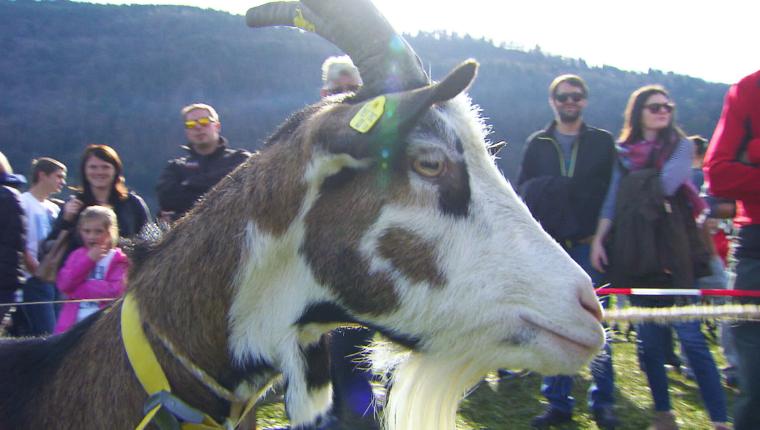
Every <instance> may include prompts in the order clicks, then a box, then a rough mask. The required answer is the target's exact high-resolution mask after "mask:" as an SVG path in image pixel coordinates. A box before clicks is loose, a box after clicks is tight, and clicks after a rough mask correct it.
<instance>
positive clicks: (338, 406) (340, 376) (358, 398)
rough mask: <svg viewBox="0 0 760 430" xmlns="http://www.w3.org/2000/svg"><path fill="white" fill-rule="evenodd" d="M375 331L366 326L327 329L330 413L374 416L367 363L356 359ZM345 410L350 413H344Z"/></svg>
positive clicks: (370, 375)
mask: <svg viewBox="0 0 760 430" xmlns="http://www.w3.org/2000/svg"><path fill="white" fill-rule="evenodd" d="M374 335H375V332H374V331H373V330H369V329H366V328H353V329H349V328H343V329H337V330H333V331H332V333H330V373H331V379H332V383H333V415H335V416H336V417H337V418H339V419H340V418H347V419H348V418H351V416H353V417H362V416H366V417H370V418H372V417H374V409H372V402H373V400H374V395H373V393H372V385H371V383H370V381H371V379H372V371H371V370H370V369H369V367H370V363H367V362H364V363H361V364H359V363H357V361H358V360H360V358H361V353H362V352H363V351H364V348H365V347H366V346H367V345H368V344H369V343H370V342H372V337H373V336H374ZM346 413H348V414H349V415H350V416H348V417H343V416H342V415H344V414H346Z"/></svg>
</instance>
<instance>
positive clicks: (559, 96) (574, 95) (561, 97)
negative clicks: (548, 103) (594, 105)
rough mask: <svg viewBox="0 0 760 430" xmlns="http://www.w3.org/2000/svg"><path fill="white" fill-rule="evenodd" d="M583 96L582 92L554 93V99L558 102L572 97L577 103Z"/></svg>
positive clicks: (563, 101)
mask: <svg viewBox="0 0 760 430" xmlns="http://www.w3.org/2000/svg"><path fill="white" fill-rule="evenodd" d="M585 98H586V96H585V95H583V94H582V93H562V94H555V95H554V100H557V101H558V102H560V103H565V102H566V101H567V99H573V101H574V102H575V103H578V102H579V101H581V100H583V99H585Z"/></svg>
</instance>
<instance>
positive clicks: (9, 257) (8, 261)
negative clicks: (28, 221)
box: [0, 174, 25, 317]
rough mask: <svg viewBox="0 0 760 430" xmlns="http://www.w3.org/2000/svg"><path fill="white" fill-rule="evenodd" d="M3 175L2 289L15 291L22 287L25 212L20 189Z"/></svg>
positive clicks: (0, 187)
mask: <svg viewBox="0 0 760 430" xmlns="http://www.w3.org/2000/svg"><path fill="white" fill-rule="evenodd" d="M2 176H4V174H0V290H4V291H15V290H16V289H18V288H21V280H22V279H23V273H22V272H21V261H22V259H21V257H22V255H23V253H24V248H25V243H24V237H25V236H24V212H23V210H22V209H21V202H20V201H19V193H18V191H17V190H15V189H13V188H11V187H9V186H6V185H5V182H4V180H3V177H2ZM0 317H2V315H0Z"/></svg>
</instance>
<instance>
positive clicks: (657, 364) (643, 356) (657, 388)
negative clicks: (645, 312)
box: [631, 297, 728, 422]
mask: <svg viewBox="0 0 760 430" xmlns="http://www.w3.org/2000/svg"><path fill="white" fill-rule="evenodd" d="M636 299H637V298H636V297H632V298H631V303H632V304H633V305H634V306H639V303H637V302H638V301H637V300H636ZM671 329H673V330H675V332H676V335H678V339H679V341H680V342H681V349H682V350H683V352H684V354H686V358H687V359H688V361H689V366H691V369H692V370H693V371H694V377H695V378H696V380H697V385H699V392H700V394H701V395H702V401H703V402H704V403H705V407H706V408H707V412H708V414H709V415H710V419H711V420H712V421H714V422H725V421H728V414H727V412H726V395H725V393H724V392H723V386H722V385H721V382H720V374H719V373H718V368H717V366H716V365H715V361H714V360H713V357H712V353H710V349H709V348H708V346H707V341H706V340H705V336H704V334H703V333H702V331H701V330H700V322H698V321H687V322H676V323H672V324H670V325H664V324H655V323H643V324H637V325H636V333H637V335H638V342H639V346H640V350H639V351H640V353H639V360H641V367H642V369H644V372H645V373H646V376H647V380H648V381H649V390H650V392H651V393H652V399H653V401H654V408H655V410H656V411H659V412H665V411H669V410H670V409H671V407H670V395H669V394H668V375H667V374H666V372H665V356H666V352H667V349H668V347H669V346H668V343H667V339H668V335H669V333H670V330H671Z"/></svg>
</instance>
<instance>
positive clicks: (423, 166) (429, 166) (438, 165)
mask: <svg viewBox="0 0 760 430" xmlns="http://www.w3.org/2000/svg"><path fill="white" fill-rule="evenodd" d="M412 167H413V168H414V171H415V172H417V173H419V174H420V175H422V176H427V177H429V178H434V177H436V176H439V175H440V174H441V173H443V168H444V164H443V162H442V161H428V160H414V163H413V164H412Z"/></svg>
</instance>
